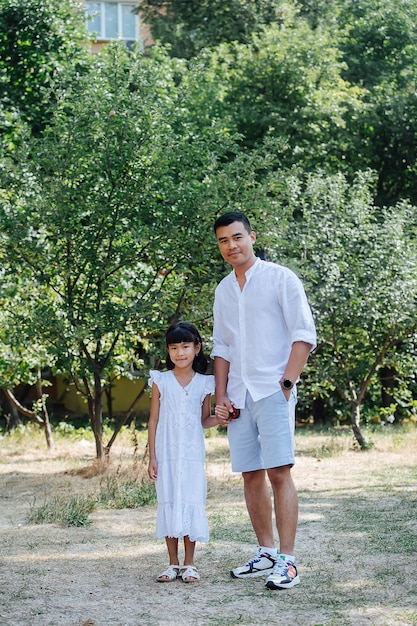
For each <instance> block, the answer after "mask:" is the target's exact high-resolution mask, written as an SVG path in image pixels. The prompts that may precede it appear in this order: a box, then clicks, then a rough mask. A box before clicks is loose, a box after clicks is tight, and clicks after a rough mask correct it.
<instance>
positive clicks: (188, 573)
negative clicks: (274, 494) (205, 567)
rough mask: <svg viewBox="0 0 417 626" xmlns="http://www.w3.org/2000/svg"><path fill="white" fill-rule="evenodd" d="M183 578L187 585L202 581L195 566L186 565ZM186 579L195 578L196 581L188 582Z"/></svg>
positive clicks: (183, 569) (182, 573)
mask: <svg viewBox="0 0 417 626" xmlns="http://www.w3.org/2000/svg"><path fill="white" fill-rule="evenodd" d="M180 576H181V578H182V579H183V581H184V582H185V583H195V582H197V580H200V574H199V573H198V572H197V568H196V567H194V565H184V567H182V568H181V574H180ZM186 578H194V580H186Z"/></svg>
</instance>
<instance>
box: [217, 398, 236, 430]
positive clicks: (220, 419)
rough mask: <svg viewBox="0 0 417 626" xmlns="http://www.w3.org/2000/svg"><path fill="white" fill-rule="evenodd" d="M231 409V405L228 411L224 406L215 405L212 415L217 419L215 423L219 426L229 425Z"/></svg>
mask: <svg viewBox="0 0 417 626" xmlns="http://www.w3.org/2000/svg"><path fill="white" fill-rule="evenodd" d="M229 404H230V402H229ZM231 409H233V405H232V404H230V409H229V408H228V407H227V406H225V405H222V404H216V407H215V409H214V414H215V416H216V418H217V423H218V424H219V426H227V424H230V422H231V421H232V417H231Z"/></svg>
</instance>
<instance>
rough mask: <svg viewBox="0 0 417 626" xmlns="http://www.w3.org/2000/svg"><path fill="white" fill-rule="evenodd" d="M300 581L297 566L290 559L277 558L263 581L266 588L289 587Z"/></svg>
mask: <svg viewBox="0 0 417 626" xmlns="http://www.w3.org/2000/svg"><path fill="white" fill-rule="evenodd" d="M299 583H300V578H299V576H298V573H297V568H296V567H295V564H294V563H293V562H292V561H284V559H283V558H278V560H277V562H276V564H275V567H274V569H273V571H272V574H271V575H270V576H268V578H267V579H266V581H265V587H268V589H290V588H291V587H294V586H295V585H298V584H299Z"/></svg>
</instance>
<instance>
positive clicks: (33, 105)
mask: <svg viewBox="0 0 417 626" xmlns="http://www.w3.org/2000/svg"><path fill="white" fill-rule="evenodd" d="M87 40H88V37H87V33H86V30H85V7H84V6H83V5H82V4H80V3H77V2H73V1H72V0H0V107H1V108H0V110H1V109H4V110H5V111H6V112H9V115H10V114H11V113H12V112H16V113H18V114H20V116H21V119H22V120H23V121H24V122H27V123H28V124H29V126H30V128H31V129H32V130H33V132H35V133H37V132H39V131H40V130H42V128H43V127H44V125H45V123H46V121H47V120H48V118H49V115H50V109H51V104H52V103H53V101H54V100H55V99H56V97H57V94H56V88H57V85H59V86H60V88H62V84H63V82H64V78H65V76H66V74H67V70H69V74H71V73H72V72H73V71H83V68H84V65H85V64H86V62H87V59H88V53H87V51H86V49H85V46H84V47H83V46H82V42H85V41H87ZM0 124H1V125H2V127H3V128H4V129H5V130H6V131H7V129H8V128H9V127H8V124H7V119H6V120H3V119H2V116H1V115H0Z"/></svg>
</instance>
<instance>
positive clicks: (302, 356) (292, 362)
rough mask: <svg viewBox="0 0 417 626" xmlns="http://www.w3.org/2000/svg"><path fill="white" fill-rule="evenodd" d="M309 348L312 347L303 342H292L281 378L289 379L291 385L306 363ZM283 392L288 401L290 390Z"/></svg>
mask: <svg viewBox="0 0 417 626" xmlns="http://www.w3.org/2000/svg"><path fill="white" fill-rule="evenodd" d="M311 348H312V345H311V344H310V343H306V342H305V341H294V343H293V344H292V347H291V352H290V356H289V358H288V362H287V366H286V368H285V372H284V375H283V378H289V379H290V380H292V382H293V383H295V381H296V380H297V379H298V377H299V376H300V374H301V372H302V371H303V369H304V366H305V364H306V363H307V359H308V355H309V354H310V351H311ZM283 392H284V395H285V397H286V398H287V399H288V398H289V397H290V394H291V390H290V389H288V390H287V389H283Z"/></svg>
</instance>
